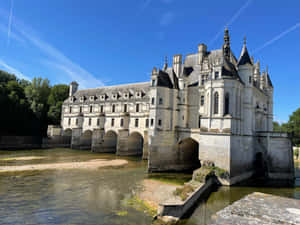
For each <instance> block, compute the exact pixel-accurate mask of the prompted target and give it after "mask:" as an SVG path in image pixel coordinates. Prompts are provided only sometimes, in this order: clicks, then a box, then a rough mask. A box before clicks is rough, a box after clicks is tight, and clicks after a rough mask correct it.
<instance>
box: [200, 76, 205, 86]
mask: <svg viewBox="0 0 300 225" xmlns="http://www.w3.org/2000/svg"><path fill="white" fill-rule="evenodd" d="M204 82H205V76H204V75H202V76H201V85H204Z"/></svg>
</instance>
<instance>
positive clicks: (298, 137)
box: [273, 108, 300, 147]
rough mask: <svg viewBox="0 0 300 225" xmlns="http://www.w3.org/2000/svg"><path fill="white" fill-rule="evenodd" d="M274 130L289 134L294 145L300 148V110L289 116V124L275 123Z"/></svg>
mask: <svg viewBox="0 0 300 225" xmlns="http://www.w3.org/2000/svg"><path fill="white" fill-rule="evenodd" d="M273 130H274V131H276V132H287V133H289V134H290V135H291V137H292V141H293V144H294V145H297V146H299V147H300V108H298V109H297V110H296V111H295V112H293V114H292V115H290V116H289V121H288V122H287V123H282V124H279V123H278V122H275V121H274V122H273Z"/></svg>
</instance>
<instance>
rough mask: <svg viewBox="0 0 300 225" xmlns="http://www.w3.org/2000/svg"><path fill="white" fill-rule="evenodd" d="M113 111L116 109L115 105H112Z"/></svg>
mask: <svg viewBox="0 0 300 225" xmlns="http://www.w3.org/2000/svg"><path fill="white" fill-rule="evenodd" d="M111 111H112V112H113V113H114V112H115V111H116V106H115V105H112V110H111Z"/></svg>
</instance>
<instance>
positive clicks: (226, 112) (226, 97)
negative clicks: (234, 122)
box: [224, 93, 229, 115]
mask: <svg viewBox="0 0 300 225" xmlns="http://www.w3.org/2000/svg"><path fill="white" fill-rule="evenodd" d="M224 114H225V115H227V114H229V93H226V95H225V111H224Z"/></svg>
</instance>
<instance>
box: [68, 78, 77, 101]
mask: <svg viewBox="0 0 300 225" xmlns="http://www.w3.org/2000/svg"><path fill="white" fill-rule="evenodd" d="M77 90H78V84H77V82H76V81H73V82H72V83H71V84H70V90H69V96H70V97H71V96H73V95H74V94H75V92H76V91H77Z"/></svg>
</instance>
